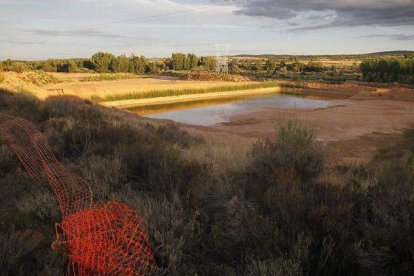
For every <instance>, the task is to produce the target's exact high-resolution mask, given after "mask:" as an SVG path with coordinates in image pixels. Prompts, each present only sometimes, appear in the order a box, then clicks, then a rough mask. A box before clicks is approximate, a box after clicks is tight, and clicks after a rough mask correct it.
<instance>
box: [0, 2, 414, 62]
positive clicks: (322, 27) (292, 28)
mask: <svg viewBox="0 0 414 276" xmlns="http://www.w3.org/2000/svg"><path fill="white" fill-rule="evenodd" d="M217 43H218V44H229V45H230V46H229V53H228V54H229V55H237V54H293V55H299V54H300V55H311V54H314V55H317V54H358V53H370V52H377V51H390V50H414V0H387V1H386V0H337V1H333V0H105V1H104V0H71V1H67V0H65V1H63V0H0V60H4V59H7V58H11V59H26V60H39V59H46V58H75V57H90V56H91V55H92V54H93V53H95V52H98V51H105V52H111V53H113V54H116V55H120V54H126V55H130V54H131V53H134V54H138V55H145V56H148V57H166V56H170V55H171V53H173V52H192V53H195V54H197V55H214V54H216V48H215V45H216V44H217Z"/></svg>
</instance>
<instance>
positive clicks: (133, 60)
mask: <svg viewBox="0 0 414 276" xmlns="http://www.w3.org/2000/svg"><path fill="white" fill-rule="evenodd" d="M145 62H146V60H145V58H144V57H142V56H141V57H138V56H135V55H131V57H130V58H129V69H128V71H129V72H131V73H135V74H144V73H145Z"/></svg>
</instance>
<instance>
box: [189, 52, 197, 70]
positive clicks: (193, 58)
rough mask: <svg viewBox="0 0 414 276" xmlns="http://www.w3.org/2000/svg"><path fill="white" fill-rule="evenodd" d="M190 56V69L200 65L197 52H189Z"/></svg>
mask: <svg viewBox="0 0 414 276" xmlns="http://www.w3.org/2000/svg"><path fill="white" fill-rule="evenodd" d="M188 55H189V57H190V69H193V68H196V67H197V66H198V62H199V60H198V57H197V56H196V55H195V54H188Z"/></svg>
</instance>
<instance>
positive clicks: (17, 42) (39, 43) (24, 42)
mask: <svg viewBox="0 0 414 276" xmlns="http://www.w3.org/2000/svg"><path fill="white" fill-rule="evenodd" d="M0 43H7V44H13V45H41V44H45V43H46V42H45V41H22V40H3V39H1V40H0Z"/></svg>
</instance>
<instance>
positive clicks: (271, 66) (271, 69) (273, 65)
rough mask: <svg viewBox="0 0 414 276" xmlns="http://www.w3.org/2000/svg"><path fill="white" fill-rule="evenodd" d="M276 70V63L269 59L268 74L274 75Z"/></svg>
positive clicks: (267, 64)
mask: <svg viewBox="0 0 414 276" xmlns="http://www.w3.org/2000/svg"><path fill="white" fill-rule="evenodd" d="M275 69H276V62H275V60H274V59H273V58H269V59H267V61H266V70H267V72H268V73H273V72H274V71H275Z"/></svg>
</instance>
